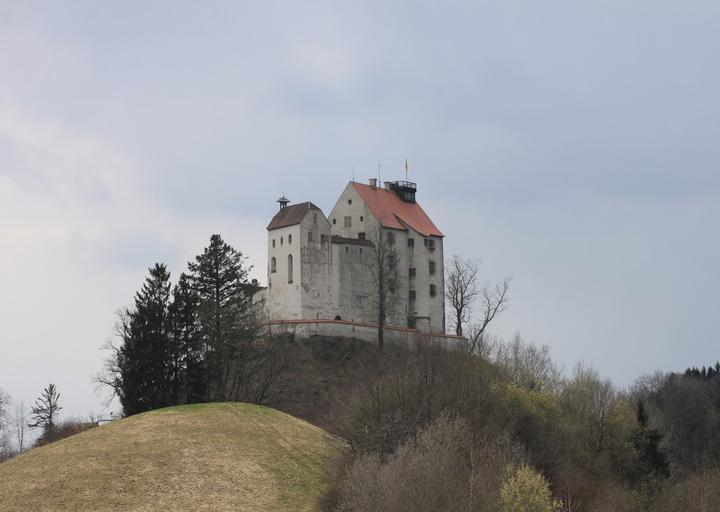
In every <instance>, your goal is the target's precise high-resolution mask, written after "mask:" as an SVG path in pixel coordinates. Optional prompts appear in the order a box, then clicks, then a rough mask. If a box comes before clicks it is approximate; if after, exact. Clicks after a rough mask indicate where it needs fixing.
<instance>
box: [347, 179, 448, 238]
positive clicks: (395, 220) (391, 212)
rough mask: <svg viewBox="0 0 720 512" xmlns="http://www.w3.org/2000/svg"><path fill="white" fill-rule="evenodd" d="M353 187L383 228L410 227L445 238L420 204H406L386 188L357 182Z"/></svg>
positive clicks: (422, 233)
mask: <svg viewBox="0 0 720 512" xmlns="http://www.w3.org/2000/svg"><path fill="white" fill-rule="evenodd" d="M352 185H353V187H354V188H355V190H356V191H357V192H358V194H360V197H361V198H362V200H363V201H364V202H365V204H366V205H367V208H368V210H370V212H372V214H373V215H374V216H375V218H376V219H377V220H378V221H379V222H380V224H382V225H383V227H386V228H391V229H402V230H406V229H407V228H408V227H410V228H412V229H414V230H415V231H417V232H418V233H420V234H421V235H424V236H438V237H443V236H445V235H443V234H442V232H441V231H440V230H439V229H438V228H437V226H435V224H434V223H433V221H432V220H430V217H428V215H427V214H426V213H425V210H423V209H422V207H421V206H420V205H419V204H418V203H406V202H405V201H403V200H402V199H400V198H399V197H398V195H397V194H396V193H395V192H392V191H390V190H386V189H384V188H380V187H372V186H370V185H363V184H362V183H356V182H353V183H352Z"/></svg>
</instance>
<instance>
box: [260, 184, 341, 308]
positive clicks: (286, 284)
mask: <svg viewBox="0 0 720 512" xmlns="http://www.w3.org/2000/svg"><path fill="white" fill-rule="evenodd" d="M278 202H279V203H280V210H279V211H278V212H277V213H276V214H275V216H274V217H273V219H272V221H270V224H269V225H268V227H267V231H268V274H267V275H268V279H267V282H268V292H267V310H268V315H269V317H270V319H271V320H301V319H314V318H328V317H329V315H333V314H334V311H335V307H334V303H333V298H332V297H333V293H332V283H331V278H330V275H331V243H330V235H331V233H330V225H329V223H328V221H327V219H326V218H325V216H324V215H323V213H322V211H321V210H320V208H318V207H317V206H315V205H314V204H313V203H310V202H305V203H299V204H295V205H292V206H288V204H289V201H288V200H287V198H285V197H282V198H281V200H279V201H278Z"/></svg>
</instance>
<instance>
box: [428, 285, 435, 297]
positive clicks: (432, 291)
mask: <svg viewBox="0 0 720 512" xmlns="http://www.w3.org/2000/svg"><path fill="white" fill-rule="evenodd" d="M436 295H437V286H435V285H434V284H431V285H430V297H435V296H436Z"/></svg>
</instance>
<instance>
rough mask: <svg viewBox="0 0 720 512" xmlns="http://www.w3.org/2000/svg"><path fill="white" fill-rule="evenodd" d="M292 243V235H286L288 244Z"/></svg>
mask: <svg viewBox="0 0 720 512" xmlns="http://www.w3.org/2000/svg"><path fill="white" fill-rule="evenodd" d="M291 243H292V235H288V244H291Z"/></svg>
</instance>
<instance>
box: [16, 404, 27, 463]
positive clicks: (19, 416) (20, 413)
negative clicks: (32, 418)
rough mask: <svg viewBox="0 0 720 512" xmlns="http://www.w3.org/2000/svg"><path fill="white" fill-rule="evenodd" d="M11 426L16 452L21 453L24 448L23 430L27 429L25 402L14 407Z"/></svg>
mask: <svg viewBox="0 0 720 512" xmlns="http://www.w3.org/2000/svg"><path fill="white" fill-rule="evenodd" d="M13 426H14V427H15V438H16V439H17V445H18V451H20V452H21V451H23V449H24V448H25V428H26V427H27V413H26V412H25V402H23V401H20V403H19V404H17V405H16V406H15V416H14V417H13Z"/></svg>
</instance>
